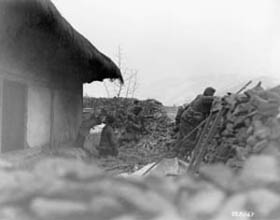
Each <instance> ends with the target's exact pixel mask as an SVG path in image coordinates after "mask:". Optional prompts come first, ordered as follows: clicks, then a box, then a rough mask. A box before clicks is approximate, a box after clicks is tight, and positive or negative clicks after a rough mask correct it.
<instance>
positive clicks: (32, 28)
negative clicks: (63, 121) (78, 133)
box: [0, 0, 122, 83]
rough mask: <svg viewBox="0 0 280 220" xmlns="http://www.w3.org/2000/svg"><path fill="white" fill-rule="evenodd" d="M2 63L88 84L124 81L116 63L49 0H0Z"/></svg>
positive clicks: (5, 65) (0, 54) (18, 68)
mask: <svg viewBox="0 0 280 220" xmlns="http://www.w3.org/2000/svg"><path fill="white" fill-rule="evenodd" d="M81 15H82V13H81ZM1 66H2V67H3V66H4V67H5V68H7V67H8V68H9V69H12V71H17V70H18V71H23V70H24V71H26V72H36V73H38V74H39V73H41V72H52V73H55V74H56V75H58V73H59V75H60V78H61V77H62V76H63V78H65V77H67V76H69V77H70V76H71V78H73V76H74V78H76V79H78V80H81V81H82V82H87V83H89V82H92V81H102V80H103V79H105V78H111V79H120V80H121V81H122V76H121V72H120V70H119V68H118V67H117V66H116V65H115V63H114V62H112V60H111V59H110V58H108V57H107V56H105V55H104V54H102V53H101V52H100V51H98V50H97V49H96V48H95V47H94V46H93V45H92V44H91V43H90V42H89V41H88V40H87V39H86V38H84V37H83V36H82V35H81V34H79V33H78V32H77V31H76V30H74V28H73V27H72V26H71V25H70V24H69V23H68V22H67V21H66V20H65V19H64V18H63V17H62V16H61V15H60V13H59V12H58V10H57V9H56V7H55V6H54V5H53V3H52V2H51V1H50V0H0V67H1ZM43 70H47V71H43ZM51 77H55V76H51Z"/></svg>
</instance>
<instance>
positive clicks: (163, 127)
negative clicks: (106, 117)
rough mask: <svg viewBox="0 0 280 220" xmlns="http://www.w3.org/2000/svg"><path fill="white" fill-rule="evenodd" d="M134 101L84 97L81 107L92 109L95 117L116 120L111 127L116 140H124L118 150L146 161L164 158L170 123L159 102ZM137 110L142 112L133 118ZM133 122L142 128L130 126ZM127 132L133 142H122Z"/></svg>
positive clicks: (170, 137)
mask: <svg viewBox="0 0 280 220" xmlns="http://www.w3.org/2000/svg"><path fill="white" fill-rule="evenodd" d="M135 101H136V100H135V99H127V98H112V99H107V98H87V99H86V100H85V106H84V107H87V108H92V109H93V112H94V113H96V114H111V115H113V116H114V117H115V119H116V122H115V124H114V128H115V130H116V132H117V133H118V137H119V139H120V140H124V141H122V142H121V143H120V147H121V148H123V149H127V150H132V151H133V152H134V154H138V155H139V154H140V155H141V157H142V156H144V157H146V158H145V160H147V161H151V157H154V156H155V155H157V156H163V155H164V154H165V153H166V152H167V151H168V146H169V145H170V144H171V142H172V140H173V139H174V137H173V136H172V128H173V127H172V120H171V119H170V118H169V117H168V115H167V113H166V111H165V109H164V106H163V105H162V104H161V103H160V102H158V101H156V100H152V99H148V100H144V101H141V100H138V103H137V104H135ZM139 107H140V108H141V109H142V111H141V113H140V114H139V116H138V117H134V116H133V109H134V108H139ZM131 116H132V117H131ZM133 117H134V118H133ZM133 119H134V120H136V121H137V122H139V124H141V126H142V127H141V129H139V130H138V129H135V128H134V127H133V126H131V124H133V123H134V121H133ZM129 126H130V128H128V127H129ZM127 130H129V133H132V135H135V136H136V138H135V139H136V141H135V139H134V140H132V141H131V140H129V139H128V140H125V137H126V135H127ZM128 135H130V134H128ZM120 150H121V149H120ZM121 151H122V150H121ZM153 155H154V156H153ZM147 157H148V158H147ZM142 158H143V157H142Z"/></svg>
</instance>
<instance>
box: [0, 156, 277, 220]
mask: <svg viewBox="0 0 280 220" xmlns="http://www.w3.org/2000/svg"><path fill="white" fill-rule="evenodd" d="M1 164H5V163H1ZM279 171H280V164H279V157H274V156H268V155H259V156H254V157H251V158H249V159H248V160H247V161H246V163H245V166H244V169H243V170H242V171H241V172H240V173H239V174H235V173H233V172H232V170H231V169H230V168H228V167H226V166H224V165H214V166H208V167H202V169H201V171H200V176H199V177H192V176H188V175H181V176H174V175H173V177H166V176H156V175H148V176H142V177H129V176H128V177H120V176H109V175H107V174H104V173H102V172H101V171H99V170H98V169H97V168H96V166H95V165H94V164H86V163H84V162H82V161H78V160H74V159H59V158H52V159H45V160H43V161H40V162H39V163H37V164H36V165H35V166H34V168H33V169H32V170H30V171H29V172H26V171H24V170H19V169H16V170H14V169H13V168H11V167H10V166H8V167H7V166H3V167H1V168H0V176H1V184H0V219H5V220H19V219H21V220H50V219H57V220H64V219H65V220H66V219H67V220H77V219H79V220H89V219H98V220H123V219H125V220H142V219H146V220H167V219H168V220H169V219H172V220H183V219H189V220H198V219H199V220H204V219H205V220H231V219H232V218H238V219H275V220H276V219H279V217H280V211H279V210H280V187H279V186H280V172H279Z"/></svg>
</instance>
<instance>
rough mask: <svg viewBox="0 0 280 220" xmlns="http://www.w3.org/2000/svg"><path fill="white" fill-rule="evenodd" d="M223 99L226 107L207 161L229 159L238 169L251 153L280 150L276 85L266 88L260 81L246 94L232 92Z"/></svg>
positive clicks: (279, 98) (230, 163) (224, 160)
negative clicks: (259, 83) (270, 88)
mask: <svg viewBox="0 0 280 220" xmlns="http://www.w3.org/2000/svg"><path fill="white" fill-rule="evenodd" d="M221 102H222V103H223V106H222V107H223V108H224V109H226V111H225V112H224V114H223V117H222V120H221V122H220V124H219V125H218V126H219V129H218V133H217V134H216V136H215V137H214V138H213V139H212V141H211V143H210V146H208V147H209V151H208V153H207V154H206V158H205V161H207V162H208V163H216V162H223V163H227V164H228V165H229V166H230V167H232V168H234V169H237V170H238V169H239V168H241V167H242V166H243V164H244V162H245V160H246V159H247V158H248V157H249V156H250V155H251V154H260V153H265V154H275V153H279V143H280V120H279V118H278V117H277V115H278V112H279V106H280V95H279V94H278V93H277V92H275V89H272V90H264V89H263V88H262V87H261V86H260V85H257V86H256V87H254V88H253V89H250V90H247V91H246V92H244V94H242V95H236V94H230V95H228V96H226V97H224V98H223V100H222V101H221ZM214 108H215V106H214Z"/></svg>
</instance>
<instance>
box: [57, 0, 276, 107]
mask: <svg viewBox="0 0 280 220" xmlns="http://www.w3.org/2000/svg"><path fill="white" fill-rule="evenodd" d="M53 1H54V3H55V5H56V6H57V7H58V9H59V10H60V12H61V13H62V15H63V16H64V17H65V18H66V19H67V20H68V21H69V22H70V23H71V24H72V25H73V26H74V27H75V28H76V29H77V30H78V31H79V32H81V33H82V34H83V35H84V36H85V37H86V38H88V39H89V40H90V41H91V42H92V43H93V44H94V45H95V46H96V47H97V48H98V49H99V50H101V51H102V52H104V53H105V54H106V55H108V56H109V57H111V58H112V59H113V60H116V54H117V49H118V46H119V45H120V46H121V48H122V50H123V56H124V59H123V61H124V65H125V66H127V67H129V68H133V69H137V70H138V82H139V88H138V90H137V96H138V97H139V98H156V99H158V100H160V101H162V102H163V103H165V104H169V105H170V104H181V103H182V102H184V101H185V100H189V99H191V98H192V97H193V96H195V94H197V93H200V92H201V91H202V90H203V89H204V87H205V86H213V87H216V88H217V89H218V92H220V93H221V92H225V91H227V90H231V89H238V88H237V87H236V86H238V85H241V84H245V83H246V82H247V81H248V80H249V79H263V81H264V83H266V84H267V85H276V84H277V83H279V84H280V75H279V76H278V74H279V72H280V71H279V70H280V63H279V57H280V56H279V55H280V20H279V19H280V1H278V0H211V1H210V0H80V1H69V0H53ZM85 93H86V94H88V95H91V96H106V92H105V89H104V86H103V84H102V83H97V82H95V83H91V84H90V85H86V86H85Z"/></svg>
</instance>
